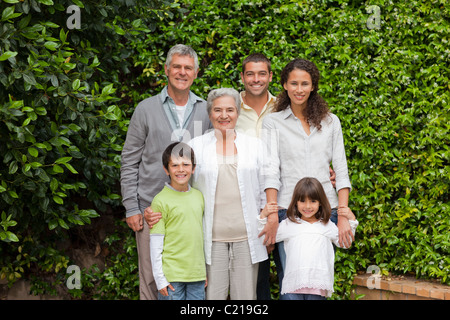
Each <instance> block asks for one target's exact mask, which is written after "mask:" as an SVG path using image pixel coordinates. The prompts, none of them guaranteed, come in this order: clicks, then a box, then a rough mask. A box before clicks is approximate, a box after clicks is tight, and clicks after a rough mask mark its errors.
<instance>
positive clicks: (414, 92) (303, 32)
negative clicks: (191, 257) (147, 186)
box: [0, 0, 450, 298]
mask: <svg viewBox="0 0 450 320" xmlns="http://www.w3.org/2000/svg"><path fill="white" fill-rule="evenodd" d="M6 2H7V3H6ZM82 2H83V4H84V5H83V4H81V2H80V1H74V2H73V3H75V4H77V3H78V4H80V6H84V8H83V7H82V8H81V15H82V19H83V20H82V21H83V22H82V28H81V30H68V29H67V28H66V26H65V21H66V19H67V17H68V15H67V14H65V12H64V9H65V8H66V7H67V6H68V5H69V4H71V2H69V1H61V2H60V3H61V4H54V3H53V1H35V0H29V1H28V0H25V1H23V2H22V1H20V2H19V1H14V0H10V1H3V2H2V3H1V10H2V21H1V23H2V29H1V31H0V32H1V34H0V37H1V39H2V40H1V41H2V42H1V50H2V51H1V54H0V60H1V61H0V83H1V84H0V93H1V94H0V112H1V120H2V121H1V122H0V139H1V144H0V151H1V153H0V154H2V157H3V165H2V167H0V179H1V184H0V211H1V212H4V213H2V219H1V220H0V221H1V223H2V226H3V229H4V231H3V233H2V231H1V229H0V236H1V237H2V240H4V241H13V242H8V243H7V245H8V248H7V249H5V246H0V250H3V251H2V252H8V253H10V254H9V255H8V257H5V255H4V254H3V253H2V255H1V257H2V258H1V259H2V260H5V262H2V267H3V268H2V271H3V273H4V274H5V275H8V276H10V275H11V274H14V272H17V273H18V275H19V276H20V275H22V274H27V272H29V270H25V269H27V268H26V267H24V264H21V263H19V262H17V261H16V260H14V259H15V258H16V255H17V254H18V250H19V249H18V248H20V247H22V248H25V247H26V246H27V245H26V244H27V243H28V242H30V241H31V242H30V244H29V245H28V246H30V245H31V243H34V242H32V241H37V242H42V241H43V240H42V239H41V238H42V237H44V236H43V235H44V234H45V237H60V236H61V234H62V233H64V230H66V229H71V228H72V227H74V226H76V225H80V224H85V223H87V222H88V219H90V218H93V217H95V216H97V215H98V214H102V213H103V212H105V211H106V210H107V209H108V208H109V209H112V210H116V211H117V210H119V211H120V210H121V207H120V196H119V191H118V190H119V188H118V184H117V178H118V168H119V166H120V158H119V154H120V149H121V146H122V144H123V140H124V137H125V133H126V127H127V124H128V122H127V121H128V119H129V118H130V116H131V113H132V111H133V109H134V106H135V105H136V104H137V103H138V102H139V101H140V100H141V99H143V98H144V97H147V96H150V95H153V94H155V93H157V92H159V91H160V90H161V89H162V87H163V86H164V84H165V81H166V79H165V76H164V70H163V62H164V59H165V54H166V53H167V50H168V49H169V48H170V47H171V46H172V45H174V44H176V43H185V44H189V45H191V46H192V47H193V48H194V49H195V50H196V51H197V53H198V54H199V57H200V60H201V63H200V67H201V71H200V77H199V78H198V79H197V80H196V81H195V83H194V87H193V90H194V91H195V92H196V93H197V94H199V95H200V96H203V97H206V95H207V93H208V92H209V91H210V90H211V89H213V88H216V87H220V86H230V87H231V86H232V87H236V88H240V89H242V84H241V83H240V80H239V73H240V70H241V63H242V59H243V58H244V57H245V56H246V55H248V54H250V53H252V52H257V51H259V52H263V53H264V54H266V55H267V56H268V57H269V58H270V59H271V61H272V69H273V71H274V80H273V82H272V85H271V88H270V90H271V91H272V93H273V94H276V93H277V92H279V90H280V88H281V86H280V84H279V74H280V71H281V69H282V68H283V67H284V65H285V64H286V63H287V62H289V61H290V60H291V59H293V58H295V57H303V58H307V59H309V60H312V61H314V62H315V63H316V64H317V65H318V67H319V70H320V71H321V77H322V78H321V84H320V91H319V92H320V93H321V94H322V96H323V97H324V98H325V100H326V101H327V102H328V104H329V106H330V108H331V110H332V112H333V113H335V114H336V115H337V116H338V117H339V118H340V119H341V122H342V126H343V131H344V139H345V145H346V151H347V158H348V163H349V171H350V176H351V181H352V186H353V191H352V193H351V195H350V205H351V208H352V210H353V211H354V212H355V214H356V215H357V217H358V220H359V221H360V227H359V228H358V230H357V237H356V239H357V240H356V242H355V244H354V246H353V247H352V248H351V249H350V250H348V251H344V250H340V251H338V254H337V261H336V291H337V293H336V295H335V298H339V297H348V294H349V291H350V290H349V286H350V283H351V279H352V275H353V274H355V273H356V272H357V271H358V270H366V269H367V268H368V267H369V266H370V265H377V266H379V267H380V268H381V270H382V272H383V273H387V272H393V273H400V274H403V273H410V272H412V273H414V274H415V275H416V276H417V277H422V278H438V279H440V280H441V281H442V282H443V283H449V278H448V274H449V271H450V258H449V250H450V236H449V232H448V231H449V227H450V222H449V219H448V213H449V203H448V202H449V201H448V193H449V190H448V185H449V165H448V162H449V151H448V144H449V143H448V142H449V139H448V136H449V134H448V129H449V121H448V114H449V107H448V104H449V101H450V94H449V89H450V84H449V65H450V63H449V62H450V49H449V43H448V41H449V40H448V39H449V34H450V17H449V15H450V13H449V9H450V8H449V5H448V3H447V2H446V1H443V0H442V1H438V0H435V1H426V2H423V1H382V0H380V1H308V0H305V1H281V0H278V1H277V0H272V1H251V2H249V1H242V0H234V1H227V2H224V1H211V0H209V1H199V0H194V1H179V2H177V3H170V2H166V1H160V2H153V1H140V2H139V3H134V2H133V1H109V2H108V5H107V4H106V2H105V5H104V6H98V5H97V6H96V5H94V4H93V3H94V1H82ZM26 4H28V7H27V6H26ZM37 7H39V10H37ZM11 8H14V9H11ZM27 10H28V11H27ZM19 13H20V15H17V14H19ZM31 13H33V14H31ZM80 198H81V199H83V201H79V200H80ZM86 199H87V200H88V202H87V203H88V205H86V201H84V200H86ZM79 203H84V204H85V205H84V207H81V206H80V205H79ZM8 219H9V220H8ZM15 223H17V224H16V225H15ZM31 230H32V231H31ZM8 232H11V233H8ZM30 239H34V240H30ZM14 241H15V242H14ZM21 250H23V249H21ZM42 250H43V249H42ZM13 253H14V254H13ZM28 253H29V255H30V256H33V257H39V255H37V254H36V252H34V251H32V250H31V249H29V250H28ZM55 255H56V256H58V257H60V258H59V259H60V262H61V259H63V260H62V261H63V263H62V265H64V263H65V264H66V265H67V261H66V260H64V259H65V258H64V254H63V253H58V254H56V253H55ZM43 256H44V254H43ZM4 257H5V258H4ZM36 259H37V260H39V259H40V258H36ZM29 260H31V258H29ZM52 261H53V260H52ZM55 261H56V258H55ZM28 262H29V263H31V262H30V261H28ZM55 265H56V263H54V264H53V269H52V268H48V269H49V270H52V271H58V270H55ZM18 266H20V267H22V270H23V271H22V270H21V269H17V268H18ZM16 269H17V270H16ZM131 276H134V277H135V276H136V275H135V274H134V275H127V276H125V275H124V277H131ZM12 279H14V276H12Z"/></svg>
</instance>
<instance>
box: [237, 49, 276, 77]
mask: <svg viewBox="0 0 450 320" xmlns="http://www.w3.org/2000/svg"><path fill="white" fill-rule="evenodd" d="M249 62H265V63H266V64H267V68H268V69H269V73H270V72H271V71H272V66H271V63H270V60H269V59H268V58H267V57H266V56H265V55H263V54H262V53H252V54H251V55H249V56H248V57H246V58H245V59H244V61H242V72H245V66H246V65H247V63H249Z"/></svg>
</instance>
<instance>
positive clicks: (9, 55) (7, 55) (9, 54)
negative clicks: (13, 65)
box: [0, 51, 17, 61]
mask: <svg viewBox="0 0 450 320" xmlns="http://www.w3.org/2000/svg"><path fill="white" fill-rule="evenodd" d="M15 56H17V52H13V51H6V52H5V53H4V54H2V55H1V56H0V61H5V60H7V59H9V58H12V57H15Z"/></svg>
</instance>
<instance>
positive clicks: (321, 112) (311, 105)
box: [275, 59, 330, 131]
mask: <svg viewBox="0 0 450 320" xmlns="http://www.w3.org/2000/svg"><path fill="white" fill-rule="evenodd" d="M294 69H299V70H303V71H306V72H308V73H309V75H310V76H311V80H312V86H313V91H311V93H310V95H309V98H308V101H307V105H306V109H305V110H304V111H303V113H304V114H303V115H304V116H305V118H306V119H307V121H308V123H309V124H312V125H314V126H315V127H316V128H317V130H319V131H320V129H321V128H322V125H321V124H320V122H321V121H322V120H323V119H324V118H325V117H326V116H327V115H328V114H329V112H330V111H329V109H328V104H327V103H326V102H325V100H324V99H323V98H322V97H321V96H320V95H319V94H318V93H317V91H318V90H319V79H320V74H319V69H318V68H317V66H316V65H315V64H314V62H311V61H308V60H305V59H294V60H292V61H291V62H289V63H288V64H287V65H286V66H285V67H284V69H283V71H281V85H282V86H283V87H284V84H285V83H286V82H287V81H288V78H289V74H290V73H291V72H292V71H293V70H294ZM290 104H291V99H290V98H289V96H288V93H287V91H286V90H284V89H283V91H282V92H281V93H280V94H279V95H278V96H277V100H276V104H275V112H279V111H282V110H284V109H286V108H287V107H289V106H290Z"/></svg>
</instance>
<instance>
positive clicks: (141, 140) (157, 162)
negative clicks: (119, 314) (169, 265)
mask: <svg viewBox="0 0 450 320" xmlns="http://www.w3.org/2000/svg"><path fill="white" fill-rule="evenodd" d="M164 69H165V73H166V75H167V80H168V84H167V86H166V87H164V89H163V90H162V91H161V93H160V94H158V95H156V96H153V97H150V98H148V99H145V100H143V101H141V102H140V103H139V104H138V105H137V107H136V109H135V111H134V113H133V116H132V117H131V120H130V125H129V127H128V133H127V137H126V140H125V144H124V147H123V150H122V167H121V169H120V173H121V176H120V182H121V187H122V199H123V200H122V202H123V205H124V207H125V209H126V221H127V224H128V226H129V227H130V228H131V229H132V230H133V231H135V232H136V243H137V250H138V256H139V291H140V299H142V300H155V299H157V293H158V290H157V288H156V285H155V281H154V278H153V274H152V268H151V262H150V245H149V242H150V233H149V228H148V225H147V223H144V219H143V213H144V210H145V208H147V207H150V205H151V203H152V201H153V197H154V196H155V195H156V194H157V193H158V192H160V191H161V189H162V188H163V187H164V183H165V182H166V181H168V179H167V176H166V175H165V174H164V171H163V170H161V155H162V153H163V151H164V149H165V148H166V147H167V146H168V145H169V144H170V143H171V142H173V141H181V140H185V141H189V140H190V139H192V138H193V137H194V136H195V135H201V134H203V133H204V132H205V131H206V130H207V129H209V128H210V127H211V124H210V121H209V117H208V114H207V112H206V101H204V100H203V99H201V98H200V97H198V96H196V95H195V94H194V93H193V92H191V91H190V87H191V85H192V83H193V82H194V80H195V79H196V78H197V74H198V57H197V53H196V52H195V51H194V50H193V49H192V48H191V47H189V46H185V45H181V44H179V45H176V46H174V47H172V48H171V49H170V50H169V52H168V54H167V59H166V64H165V66H164Z"/></svg>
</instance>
